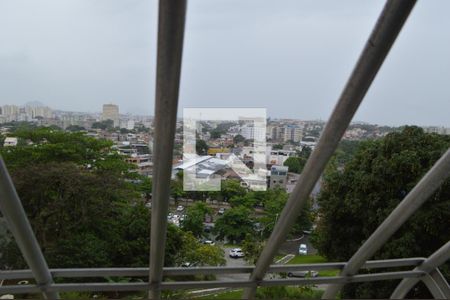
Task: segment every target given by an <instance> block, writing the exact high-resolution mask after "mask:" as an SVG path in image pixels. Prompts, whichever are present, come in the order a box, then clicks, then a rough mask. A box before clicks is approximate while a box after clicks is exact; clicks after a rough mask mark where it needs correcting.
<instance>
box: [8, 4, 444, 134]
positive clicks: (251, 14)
mask: <svg viewBox="0 0 450 300" xmlns="http://www.w3.org/2000/svg"><path fill="white" fill-rule="evenodd" d="M383 5H384V1H379V0H371V1H361V0H347V1H344V0H340V1H335V0H327V1H319V0H264V1H261V0H191V1H189V2H188V13H187V23H186V34H185V51H184V57H183V58H184V60H183V72H182V79H181V94H180V106H181V107H265V108H267V111H268V114H269V116H272V117H286V118H298V119H318V118H321V119H324V120H325V119H327V118H328V116H329V114H330V112H331V110H332V108H333V106H334V104H335V102H336V100H337V98H338V96H339V94H340V92H341V90H342V88H343V86H344V84H345V82H346V80H347V79H348V77H349V74H350V72H351V70H352V68H353V66H354V64H355V62H356V60H357V58H358V56H359V53H360V52H361V49H362V47H363V46H364V43H365V41H366V39H367V37H368V35H369V33H370V31H371V29H372V27H373V25H374V23H375V20H376V18H377V16H378V14H379V12H380V11H381V9H382V7H383ZM449 10H450V1H448V0H422V1H418V3H417V5H416V7H415V8H414V10H413V12H412V14H411V16H410V18H409V20H408V22H407V23H406V25H405V27H404V30H403V31H402V32H401V34H400V37H399V38H398V39H397V42H396V43H395V45H394V47H393V49H392V51H391V52H390V54H389V56H388V58H387V60H386V62H385V64H384V66H383V67H382V69H381V71H380V72H379V74H378V76H377V78H376V80H375V82H374V84H373V85H372V87H371V89H370V90H369V93H368V94H367V96H366V99H365V101H364V102H363V104H362V106H361V107H360V109H359V111H358V113H357V115H356V117H355V120H361V121H368V122H372V123H378V124H388V125H401V124H418V125H443V126H448V127H450V30H449V29H450V18H449V17H448V11H449ZM156 27H157V1H156V0H0V44H1V47H0V104H19V105H20V104H24V103H26V102H28V101H36V100H37V101H40V102H43V103H45V104H46V105H49V106H51V107H52V108H56V109H64V110H74V111H100V110H101V105H102V104H103V103H115V104H118V105H119V106H120V111H121V113H127V112H130V113H136V114H153V109H154V85H155V69H156V66H155V63H156V48H155V44H156V29H157V28H156Z"/></svg>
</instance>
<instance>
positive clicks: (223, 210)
mask: <svg viewBox="0 0 450 300" xmlns="http://www.w3.org/2000/svg"><path fill="white" fill-rule="evenodd" d="M224 213H225V208H223V207H221V208H219V211H218V212H217V214H218V215H223V214H224Z"/></svg>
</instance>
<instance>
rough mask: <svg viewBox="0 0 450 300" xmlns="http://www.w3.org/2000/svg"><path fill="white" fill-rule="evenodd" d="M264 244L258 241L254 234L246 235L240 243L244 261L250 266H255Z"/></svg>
mask: <svg viewBox="0 0 450 300" xmlns="http://www.w3.org/2000/svg"><path fill="white" fill-rule="evenodd" d="M264 246H265V243H264V242H262V241H261V240H260V239H258V237H257V236H255V235H254V234H247V236H246V237H245V240H244V241H243V242H242V252H244V255H245V256H244V259H245V260H246V261H247V262H248V263H249V264H251V265H255V264H256V262H257V261H258V258H259V256H260V255H261V252H262V250H263V249H264Z"/></svg>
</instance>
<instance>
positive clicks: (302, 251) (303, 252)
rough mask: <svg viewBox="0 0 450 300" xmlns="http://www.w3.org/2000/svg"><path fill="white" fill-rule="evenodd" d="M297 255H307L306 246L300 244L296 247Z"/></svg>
mask: <svg viewBox="0 0 450 300" xmlns="http://www.w3.org/2000/svg"><path fill="white" fill-rule="evenodd" d="M298 254H300V255H307V254H308V247H307V246H306V244H300V247H298Z"/></svg>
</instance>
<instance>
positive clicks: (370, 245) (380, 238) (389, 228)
mask: <svg viewBox="0 0 450 300" xmlns="http://www.w3.org/2000/svg"><path fill="white" fill-rule="evenodd" d="M449 176H450V149H449V150H447V152H445V153H444V155H442V157H441V158H440V159H439V160H438V161H437V162H436V163H435V164H434V165H433V167H432V168H431V169H430V170H429V171H428V172H427V173H426V174H425V176H423V177H422V179H421V180H420V181H419V182H418V183H417V185H416V186H415V187H414V188H413V189H412V190H411V191H410V192H409V193H408V195H406V197H405V198H404V199H403V200H402V202H400V203H399V205H397V207H396V208H395V209H394V210H393V211H392V212H391V214H390V215H389V216H388V217H387V218H386V219H385V220H384V221H383V223H381V225H380V226H378V228H377V229H376V230H375V232H374V233H372V235H371V236H370V237H369V238H368V239H367V240H366V242H365V243H364V244H363V245H362V246H361V247H360V248H359V249H358V251H356V253H355V254H354V255H353V256H352V258H351V259H350V260H349V261H348V263H347V265H346V266H345V268H344V269H343V270H342V272H341V275H343V276H348V275H354V274H356V273H357V272H358V270H359V269H360V268H361V266H362V265H363V264H364V263H365V262H366V261H367V260H368V259H369V258H370V257H372V256H373V255H374V254H375V252H376V251H378V249H380V248H381V247H382V246H383V245H384V244H385V243H386V241H387V240H388V239H389V238H390V237H391V236H392V235H393V234H394V233H395V232H396V231H397V230H398V229H399V228H400V226H402V225H403V223H405V222H406V221H407V220H408V218H409V217H410V216H411V215H412V214H413V213H414V212H415V211H416V210H418V209H419V208H420V206H421V205H422V204H423V203H424V202H425V201H427V200H428V199H429V198H430V196H431V195H432V194H433V193H434V192H435V191H436V190H437V189H438V188H439V186H441V184H442V183H443V182H444V181H445V179H446V178H447V177H449ZM341 287H342V285H330V286H329V287H328V288H327V290H326V291H325V293H324V294H323V298H324V299H330V298H334V297H335V296H336V294H337V292H338V291H339V290H340V289H341Z"/></svg>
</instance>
